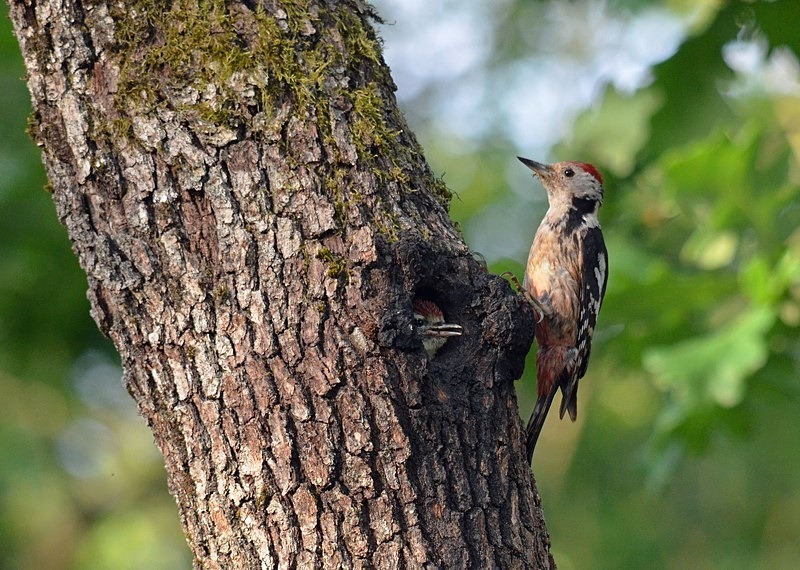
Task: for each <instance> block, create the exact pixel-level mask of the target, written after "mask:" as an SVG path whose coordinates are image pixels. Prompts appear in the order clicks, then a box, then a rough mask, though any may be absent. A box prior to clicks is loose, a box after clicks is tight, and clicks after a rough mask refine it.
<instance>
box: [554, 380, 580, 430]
mask: <svg viewBox="0 0 800 570" xmlns="http://www.w3.org/2000/svg"><path fill="white" fill-rule="evenodd" d="M564 412H569V419H571V420H572V421H573V422H574V421H575V420H576V419H577V418H578V379H577V378H570V379H568V380H567V381H566V382H564V383H563V384H561V408H560V409H559V410H558V416H559V418H561V419H562V420H563V419H564Z"/></svg>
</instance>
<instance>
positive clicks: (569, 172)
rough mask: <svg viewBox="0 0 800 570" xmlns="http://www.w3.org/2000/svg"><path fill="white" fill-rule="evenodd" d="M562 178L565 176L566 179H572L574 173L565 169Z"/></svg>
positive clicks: (569, 169)
mask: <svg viewBox="0 0 800 570" xmlns="http://www.w3.org/2000/svg"><path fill="white" fill-rule="evenodd" d="M564 176H566V177H567V178H572V177H573V176H575V171H574V170H572V169H571V168H567V169H566V170H565V171H564Z"/></svg>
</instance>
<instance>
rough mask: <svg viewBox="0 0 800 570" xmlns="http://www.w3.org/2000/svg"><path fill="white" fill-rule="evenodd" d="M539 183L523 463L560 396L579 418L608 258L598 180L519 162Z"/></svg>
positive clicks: (587, 172)
mask: <svg viewBox="0 0 800 570" xmlns="http://www.w3.org/2000/svg"><path fill="white" fill-rule="evenodd" d="M517 158H519V160H520V161H521V162H522V163H523V164H524V165H525V166H527V167H528V168H530V169H531V170H533V172H534V174H535V175H536V176H538V177H539V179H540V180H541V181H542V186H544V189H545V191H546V192H547V201H548V202H549V204H550V207H549V209H548V210H547V213H546V214H545V216H544V219H543V220H542V223H541V224H540V225H539V229H538V230H537V231H536V236H535V237H534V238H533V245H531V250H530V253H529V254H528V264H527V266H526V268H525V279H524V280H523V284H522V287H523V289H524V293H525V294H526V296H527V297H529V298H530V299H531V301H532V302H533V303H532V304H533V305H534V310H535V311H536V312H538V313H539V315H538V317H539V320H540V322H539V323H538V324H537V325H536V341H537V342H538V344H539V350H538V352H537V354H536V369H537V373H536V376H537V393H538V397H537V400H536V406H535V407H534V410H533V413H532V414H531V418H530V420H528V426H527V428H526V432H527V449H528V462H529V463H530V461H531V460H532V459H533V450H534V448H535V447H536V440H537V439H538V438H539V433H540V432H541V431H542V426H543V425H544V420H545V418H546V417H547V412H548V411H549V410H550V404H551V403H552V402H553V397H554V396H555V393H556V391H557V390H559V389H560V390H561V409H560V410H559V417H561V418H563V417H564V412H568V413H569V417H570V418H571V419H572V421H575V418H576V417H577V415H578V380H580V379H581V378H583V376H584V374H586V367H587V365H588V364H589V354H590V353H591V350H592V335H593V334H594V327H595V324H596V323H597V314H598V313H599V312H600V305H602V303H603V296H604V295H605V292H606V282H607V281H608V253H607V251H606V246H605V241H604V240H603V233H602V232H601V230H600V222H599V221H598V219H597V212H598V210H599V209H600V206H601V205H602V203H603V177H602V176H601V175H600V173H599V172H598V171H597V169H596V168H595V167H594V166H592V165H591V164H587V163H585V162H557V163H555V164H549V165H548V164H542V163H540V162H536V161H533V160H529V159H527V158H522V157H517Z"/></svg>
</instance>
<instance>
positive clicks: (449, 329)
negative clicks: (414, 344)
mask: <svg viewBox="0 0 800 570" xmlns="http://www.w3.org/2000/svg"><path fill="white" fill-rule="evenodd" d="M463 330H464V329H462V328H461V325H454V324H452V323H442V324H440V325H430V326H429V327H427V328H426V329H425V332H424V333H423V334H424V335H425V336H430V337H435V338H448V337H451V336H461V333H462V332H463Z"/></svg>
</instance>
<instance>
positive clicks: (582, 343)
mask: <svg viewBox="0 0 800 570" xmlns="http://www.w3.org/2000/svg"><path fill="white" fill-rule="evenodd" d="M581 257H582V259H581V261H582V265H583V268H582V271H581V273H582V280H583V283H581V296H580V299H581V300H580V316H579V318H578V338H577V341H576V343H575V346H576V347H577V349H578V355H577V360H576V362H575V367H576V370H577V374H576V375H575V378H576V379H579V378H583V376H584V374H586V368H587V366H588V365H589V354H590V353H591V351H592V335H593V334H594V327H595V324H597V314H598V313H599V312H600V306H601V305H602V304H603V297H604V296H605V294H606V283H607V282H608V252H607V251H606V244H605V241H604V240H603V234H602V232H601V231H600V228H599V227H591V228H589V229H588V230H587V232H586V237H585V238H584V239H583V243H582V252H581Z"/></svg>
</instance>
